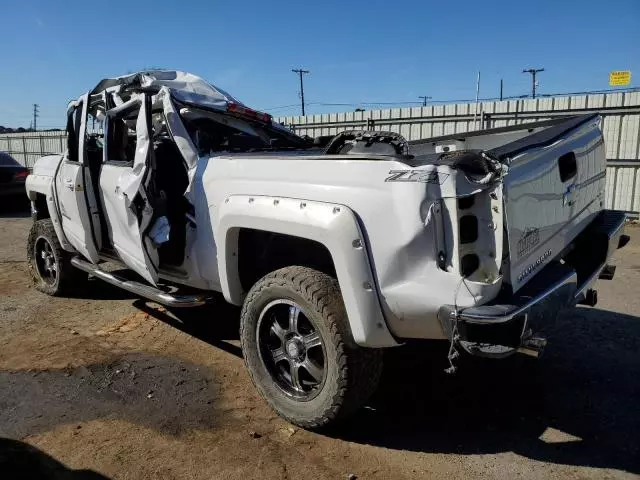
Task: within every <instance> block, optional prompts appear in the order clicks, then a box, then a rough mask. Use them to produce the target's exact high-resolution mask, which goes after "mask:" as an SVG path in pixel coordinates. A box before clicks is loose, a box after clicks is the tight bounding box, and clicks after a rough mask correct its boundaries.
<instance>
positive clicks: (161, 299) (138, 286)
mask: <svg viewBox="0 0 640 480" xmlns="http://www.w3.org/2000/svg"><path fill="white" fill-rule="evenodd" d="M71 264H72V265H73V266H74V267H76V268H79V269H80V270H84V271H85V272H87V273H89V274H90V275H93V276H94V277H96V278H99V279H100V280H104V281H105V282H107V283H110V284H111V285H115V286H116V287H120V288H122V289H124V290H127V291H128V292H131V293H134V294H135V295H139V296H141V297H144V298H148V299H149V300H153V301H154V302H158V303H160V304H162V305H165V306H167V307H180V308H186V307H199V306H201V305H204V304H205V303H207V302H208V301H209V299H210V297H209V296H207V295H203V294H199V295H174V294H171V293H167V292H164V291H162V290H160V289H158V288H155V287H152V286H151V285H145V284H144V283H140V282H136V281H133V280H127V279H125V278H122V277H120V276H118V275H114V274H112V273H109V272H105V271H104V270H102V269H101V268H100V267H98V266H97V265H94V264H93V263H89V262H87V261H86V260H83V259H81V258H80V257H73V258H72V259H71Z"/></svg>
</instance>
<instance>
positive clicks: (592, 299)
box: [578, 288, 598, 307]
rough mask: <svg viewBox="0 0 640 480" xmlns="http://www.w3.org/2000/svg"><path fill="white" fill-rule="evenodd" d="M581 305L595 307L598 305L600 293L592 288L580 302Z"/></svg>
mask: <svg viewBox="0 0 640 480" xmlns="http://www.w3.org/2000/svg"><path fill="white" fill-rule="evenodd" d="M578 303H579V304H580V305H587V306H589V307H595V306H596V304H597V303H598V291H597V290H594V289H593V288H590V289H589V290H587V291H586V292H584V298H583V299H582V300H580V301H579V302H578Z"/></svg>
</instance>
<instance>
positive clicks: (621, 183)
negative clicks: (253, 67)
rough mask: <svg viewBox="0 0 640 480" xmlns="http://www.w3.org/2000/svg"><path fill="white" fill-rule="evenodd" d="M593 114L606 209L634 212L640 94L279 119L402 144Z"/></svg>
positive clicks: (310, 129)
mask: <svg viewBox="0 0 640 480" xmlns="http://www.w3.org/2000/svg"><path fill="white" fill-rule="evenodd" d="M596 112H597V113H599V114H600V115H601V116H602V119H603V123H602V133H603V136H604V140H605V145H606V152H605V154H606V157H607V197H606V198H607V208H615V209H618V210H625V211H627V212H629V213H632V214H633V215H635V216H638V212H639V211H640V138H639V137H640V92H637V91H635V92H619V93H618V92H614V93H599V94H591V95H573V96H557V97H546V98H544V97H543V98H537V99H516V100H503V101H491V102H479V103H478V104H475V103H457V104H446V105H427V106H424V107H408V108H388V109H383V110H368V111H358V112H341V113H328V114H321V115H307V116H292V117H280V118H278V119H277V121H279V122H282V123H284V124H285V125H288V126H290V127H291V128H292V129H293V130H294V131H295V132H296V133H298V134H299V135H309V136H310V137H316V136H319V135H335V134H337V133H338V132H341V131H344V130H350V129H368V130H387V131H392V132H396V133H399V134H401V135H403V136H404V137H405V138H407V139H408V140H419V139H424V138H431V137H437V136H440V135H449V134H454V133H464V132H469V131H473V130H478V129H485V128H494V127H505V126H509V125H516V124H521V123H528V122H535V121H539V120H546V119H550V118H553V117H557V116H566V115H575V114H580V113H596Z"/></svg>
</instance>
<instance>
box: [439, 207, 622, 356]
mask: <svg viewBox="0 0 640 480" xmlns="http://www.w3.org/2000/svg"><path fill="white" fill-rule="evenodd" d="M625 218H626V217H625V214H624V213H623V212H618V211H612V210H605V211H603V212H601V213H600V214H599V215H598V217H597V218H596V219H594V221H593V222H592V223H591V224H590V225H589V226H588V227H587V228H585V230H584V231H583V232H582V233H581V234H580V235H579V236H578V237H577V238H576V239H575V240H574V242H573V249H572V250H571V252H569V253H568V254H567V255H565V256H564V257H563V263H560V262H559V261H557V262H554V263H552V264H549V265H548V266H546V267H545V268H544V269H542V270H541V271H540V272H539V273H538V274H537V275H536V276H535V278H533V279H532V280H531V281H530V282H529V283H528V284H527V285H526V286H525V287H523V288H522V289H521V290H519V291H518V292H517V293H516V294H512V295H508V296H506V295H500V296H499V297H498V298H497V299H496V300H495V301H493V302H491V303H489V304H486V305H482V306H479V307H471V308H466V309H463V310H460V311H458V312H456V311H455V309H454V308H453V307H452V306H449V305H447V306H443V307H442V308H441V309H440V311H439V313H438V316H439V319H440V323H441V324H442V327H443V329H444V330H445V332H446V333H447V334H448V335H449V338H451V337H452V336H453V335H456V336H457V340H458V341H460V342H461V343H462V344H463V346H464V347H465V349H466V350H467V351H469V352H470V353H478V354H483V353H482V352H484V353H485V354H486V352H490V351H494V352H502V353H496V355H495V356H503V355H504V354H505V353H513V351H515V349H517V348H518V347H520V346H521V345H522V343H523V342H524V341H525V340H526V338H527V337H528V336H529V335H530V334H531V332H532V331H533V332H536V333H538V332H544V330H546V329H547V328H549V327H550V324H552V323H553V321H554V320H555V318H556V316H557V313H558V311H560V310H562V309H564V308H568V307H573V306H575V305H576V304H577V303H581V302H583V301H584V300H585V298H586V297H587V295H588V292H589V289H590V288H591V287H592V286H593V284H594V283H595V281H596V280H597V279H598V278H599V277H600V276H601V275H602V278H608V279H610V278H612V277H613V271H615V269H611V268H607V262H608V260H609V258H610V257H611V255H612V254H613V252H614V251H615V250H616V249H617V248H619V247H621V246H623V245H624V244H625V243H626V240H628V237H627V238H625V236H624V235H623V231H624V224H625ZM603 270H605V273H606V275H605V273H603ZM481 345H484V346H501V347H504V348H502V349H493V350H492V349H490V348H480V346H481ZM487 355H489V354H487ZM489 356H491V355H489Z"/></svg>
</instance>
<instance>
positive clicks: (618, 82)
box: [609, 70, 631, 87]
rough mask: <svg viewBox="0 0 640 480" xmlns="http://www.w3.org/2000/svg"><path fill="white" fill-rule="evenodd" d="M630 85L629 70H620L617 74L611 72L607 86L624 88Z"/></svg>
mask: <svg viewBox="0 0 640 480" xmlns="http://www.w3.org/2000/svg"><path fill="white" fill-rule="evenodd" d="M630 83H631V72H630V71H629V70H622V71H617V72H611V73H610V74H609V85H611V86H612V87H624V86H625V85H629V84H630Z"/></svg>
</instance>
